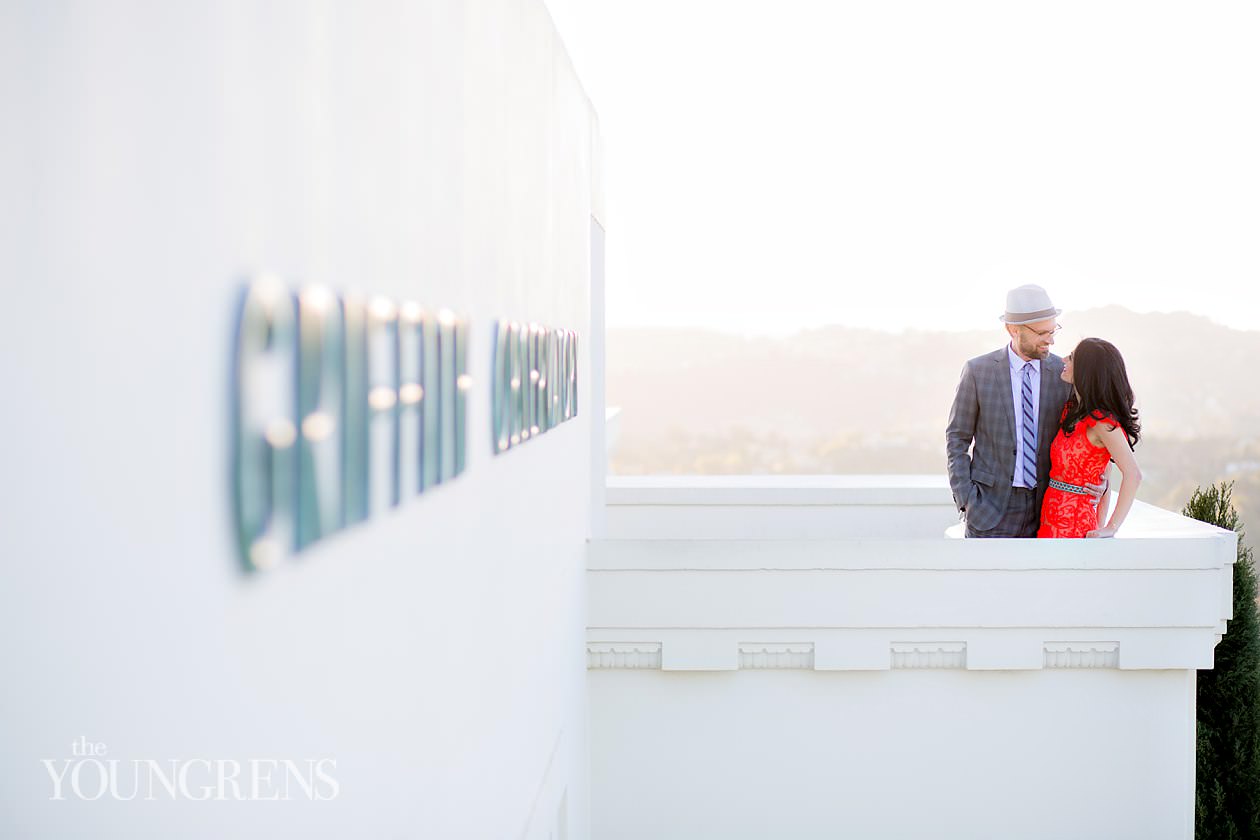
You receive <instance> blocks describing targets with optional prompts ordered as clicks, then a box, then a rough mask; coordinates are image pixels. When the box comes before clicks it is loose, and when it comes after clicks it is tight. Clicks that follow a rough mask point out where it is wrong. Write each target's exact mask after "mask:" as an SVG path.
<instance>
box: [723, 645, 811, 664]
mask: <svg viewBox="0 0 1260 840" xmlns="http://www.w3.org/2000/svg"><path fill="white" fill-rule="evenodd" d="M739 667H740V668H741V669H748V670H754V671H755V670H769V669H803V670H813V668H814V644H813V642H798V643H789V644H782V643H779V642H740V645H739Z"/></svg>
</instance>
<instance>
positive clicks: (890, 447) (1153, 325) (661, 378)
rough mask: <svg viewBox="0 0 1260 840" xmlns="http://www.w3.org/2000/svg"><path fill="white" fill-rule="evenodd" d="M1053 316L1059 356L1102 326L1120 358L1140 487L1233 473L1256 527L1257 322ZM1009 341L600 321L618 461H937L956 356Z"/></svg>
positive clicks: (777, 468) (1170, 494)
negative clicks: (739, 331) (630, 326)
mask: <svg viewBox="0 0 1260 840" xmlns="http://www.w3.org/2000/svg"><path fill="white" fill-rule="evenodd" d="M1060 322H1061V323H1062V324H1063V328H1064V329H1063V332H1062V333H1060V337H1059V339H1058V341H1057V342H1056V345H1055V348H1054V350H1055V352H1056V353H1058V354H1059V355H1063V354H1066V353H1067V352H1068V351H1070V350H1071V348H1072V347H1073V346H1074V345H1075V343H1076V341H1077V340H1079V338H1080V337H1083V336H1097V337H1099V338H1105V339H1107V340H1109V341H1111V342H1112V343H1114V344H1115V345H1116V346H1117V347H1118V348H1119V349H1120V351H1121V353H1122V354H1123V355H1124V357H1125V361H1126V364H1127V366H1128V369H1129V374H1130V377H1131V378H1132V381H1133V386H1134V390H1135V391H1136V393H1137V398H1138V406H1139V409H1140V411H1141V412H1142V422H1143V428H1144V433H1145V435H1146V437H1145V438H1144V441H1143V443H1142V444H1141V445H1140V446H1139V449H1138V454H1139V458H1140V459H1141V461H1142V464H1143V468H1144V470H1145V472H1146V474H1147V478H1148V480H1147V482H1146V484H1145V485H1144V487H1143V492H1142V494H1141V497H1142V498H1144V499H1147V500H1150V501H1153V502H1156V503H1158V504H1161V505H1163V506H1165V507H1176V508H1178V509H1179V508H1180V505H1181V503H1182V502H1183V501H1184V499H1182V498H1181V496H1180V495H1178V494H1183V493H1184V494H1185V495H1188V493H1189V491H1190V489H1193V487H1194V486H1195V485H1196V484H1202V483H1206V482H1208V481H1212V480H1216V479H1218V478H1231V479H1235V480H1237V481H1238V489H1237V490H1236V498H1238V500H1239V503H1240V506H1242V505H1243V504H1244V503H1245V504H1247V505H1248V506H1250V505H1253V504H1254V505H1255V508H1256V510H1255V513H1253V514H1252V519H1251V520H1250V521H1253V522H1254V525H1253V531H1255V532H1256V533H1260V521H1255V517H1256V516H1260V372H1258V369H1257V360H1260V331H1240V330H1233V329H1229V328H1227V327H1222V326H1219V325H1217V324H1215V323H1213V322H1211V321H1209V320H1207V319H1205V318H1201V317H1198V316H1195V315H1190V314H1187V313H1171V314H1139V313H1134V312H1130V311H1128V310H1126V309H1123V308H1121V307H1116V306H1112V307H1105V308H1101V309H1092V310H1087V311H1083V312H1074V313H1070V314H1068V313H1065V315H1064V316H1063V317H1062V318H1061V319H1060ZM1003 343H1004V335H1003V332H1002V329H1001V325H1000V324H997V323H995V324H994V329H993V331H992V332H966V333H946V332H922V331H908V332H905V333H900V334H897V333H885V332H877V331H872V330H859V329H851V328H847V327H826V328H822V329H816V330H809V331H806V332H802V333H798V334H797V335H795V336H792V337H789V338H784V339H774V338H741V337H738V336H731V335H726V334H722V333H717V332H706V331H702V330H680V329H634V330H610V331H609V334H608V347H607V370H608V384H607V388H608V403H609V405H617V406H620V407H621V408H622V417H621V429H620V436H619V442H618V448H617V451H616V453H615V455H614V460H613V467H614V469H615V470H616V471H618V472H623V473H651V472H671V473H679V472H684V473H685V472H708V473H755V472H784V473H787V472H801V473H819V472H823V473H829V472H849V473H854V472H885V473H891V472H928V473H931V472H943V471H944V469H945V466H944V429H945V423H946V418H947V417H948V413H949V405H950V401H951V400H952V398H953V394H954V389H955V387H956V385H957V383H958V375H959V372H960V370H961V369H962V364H963V362H964V361H965V360H966V359H968V358H971V357H972V356H976V355H979V354H981V353H986V352H989V351H991V350H995V349H997V348H998V347H1001V346H1002V345H1003ZM1253 484H1254V485H1255V488H1254V489H1251V488H1252V485H1253ZM1253 499H1254V501H1253ZM1244 519H1245V520H1246V517H1244Z"/></svg>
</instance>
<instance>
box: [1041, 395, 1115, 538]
mask: <svg viewBox="0 0 1260 840" xmlns="http://www.w3.org/2000/svg"><path fill="white" fill-rule="evenodd" d="M1066 417H1067V406H1064V407H1063V414H1062V415H1061V416H1060V417H1059V424H1060V427H1059V433H1058V434H1057V435H1055V438H1054V441H1053V442H1051V444H1050V477H1051V478H1053V479H1058V480H1059V481H1062V482H1064V483H1065V484H1075V485H1076V486H1077V487H1083V486H1085V485H1086V484H1102V475H1103V470H1105V469H1106V468H1107V464H1108V462H1109V461H1111V453H1109V452H1108V451H1107V448H1106V447H1105V446H1094V444H1092V443H1090V442H1089V436H1088V435H1086V434H1085V430H1086V429H1088V428H1089V427H1090V426H1096V425H1098V424H1099V423H1105V424H1106V425H1107V426H1111V427H1115V426H1118V425H1119V423H1117V422H1116V419H1115V417H1114V416H1113V415H1111V414H1105V415H1104V414H1102V413H1101V412H1094V413H1092V414H1087V415H1085V417H1084V418H1082V419H1081V422H1079V423H1077V424H1076V428H1075V429H1073V430H1072V434H1070V435H1067V434H1064V433H1063V428H1062V423H1063V420H1064V419H1065V418H1066ZM1097 527H1098V508H1097V507H1096V506H1095V505H1094V503H1093V497H1092V496H1090V495H1088V494H1081V493H1071V492H1068V491H1066V490H1060V489H1058V488H1057V487H1047V488H1046V495H1045V499H1044V500H1043V501H1042V503H1041V528H1040V529H1039V530H1038V531H1037V536H1039V537H1083V536H1085V534H1086V533H1087V532H1089V531H1092V530H1094V529H1095V528H1097Z"/></svg>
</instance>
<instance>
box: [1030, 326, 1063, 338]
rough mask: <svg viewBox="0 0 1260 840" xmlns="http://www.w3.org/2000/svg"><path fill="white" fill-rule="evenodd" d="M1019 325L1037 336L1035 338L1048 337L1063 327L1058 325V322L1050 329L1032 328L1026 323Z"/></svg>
mask: <svg viewBox="0 0 1260 840" xmlns="http://www.w3.org/2000/svg"><path fill="white" fill-rule="evenodd" d="M1020 326H1021V327H1023V328H1024V329H1026V330H1028V331H1029V332H1030V333H1032V334H1033V335H1035V336H1037V338H1049V337H1050V336H1052V335H1054V334H1055V333H1057V332H1058V331H1059V330H1061V329H1063V327H1061V326H1059V325H1058V324H1055V325H1054V329H1052V330H1034V329H1033V328H1032V327H1030V326H1028V325H1027V324H1020Z"/></svg>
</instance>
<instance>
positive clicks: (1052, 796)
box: [587, 477, 1236, 840]
mask: <svg viewBox="0 0 1260 840" xmlns="http://www.w3.org/2000/svg"><path fill="white" fill-rule="evenodd" d="M948 498H949V491H948V488H947V486H946V485H945V482H944V478H943V477H942V478H940V479H936V478H923V477H908V478H898V477H883V478H880V479H878V480H873V479H869V478H862V477H847V478H830V477H814V478H812V479H808V480H802V477H792V478H777V477H776V478H773V479H768V478H765V477H725V478H712V477H709V478H668V479H663V478H662V479H652V478H639V479H635V480H633V481H631V482H626V481H623V480H620V479H618V480H616V481H615V483H614V484H612V485H611V486H610V489H609V506H610V517H609V518H610V524H611V523H616V524H615V527H611V528H610V536H611V538H610V539H608V540H605V541H597V542H595V543H593V544H592V545H591V549H590V557H589V561H588V565H589V570H590V571H589V572H588V580H589V583H588V586H589V590H590V599H591V600H590V618H589V627H588V633H587V667H588V668H589V669H590V670H589V683H590V688H591V715H592V718H591V720H592V813H593V815H594V826H593V836H594V837H595V838H598V840H608V838H616V839H617V840H620V838H627V840H629V838H636V839H637V838H653V840H659V839H660V838H667V839H668V838H679V840H681V838H692V837H722V838H749V840H753V838H763V837H770V836H782V837H792V838H824V837H837V836H841V837H843V836H857V837H864V838H901V837H960V838H961V837H966V838H973V837H995V838H997V837H1002V838H1005V837H1020V838H1047V840H1049V838H1062V837H1073V838H1100V840H1101V838H1134V840H1137V838H1183V839H1184V840H1188V838H1191V837H1192V836H1193V804H1194V674H1195V669H1198V668H1210V667H1211V666H1212V651H1213V649H1214V647H1215V645H1216V643H1217V641H1219V638H1220V634H1221V633H1222V632H1223V631H1224V629H1225V626H1226V625H1225V622H1226V620H1227V619H1228V618H1229V617H1230V610H1231V605H1232V600H1231V586H1232V564H1233V562H1234V559H1235V546H1236V537H1235V535H1233V534H1231V533H1227V532H1224V531H1221V530H1220V529H1216V528H1213V527H1211V526H1207V525H1204V524H1202V523H1198V522H1194V521H1192V520H1187V519H1184V518H1183V517H1180V516H1178V515H1176V514H1171V513H1168V512H1166V511H1161V510H1158V509H1155V508H1152V507H1150V506H1149V505H1138V506H1137V507H1136V508H1135V510H1134V513H1133V515H1132V516H1131V518H1130V521H1129V522H1128V523H1126V526H1125V531H1124V532H1123V538H1120V539H1115V540H1088V541H1087V540H955V539H947V538H945V537H944V536H943V531H942V530H941V528H940V527H939V525H940V519H941V516H942V512H941V511H940V510H939V509H938V508H939V507H940V504H939V503H940V502H941V501H942V500H943V501H945V502H946V503H947V502H948ZM619 507H620V508H623V510H618V508H619ZM951 510H952V508H951ZM898 521H901V522H903V523H904V527H903V528H901V529H900V531H901V533H900V535H898V534H897V529H896V527H895V526H896V523H897V522H898ZM767 671H769V672H773V673H766V672H767ZM646 803H650V804H651V805H650V807H645V804H646Z"/></svg>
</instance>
